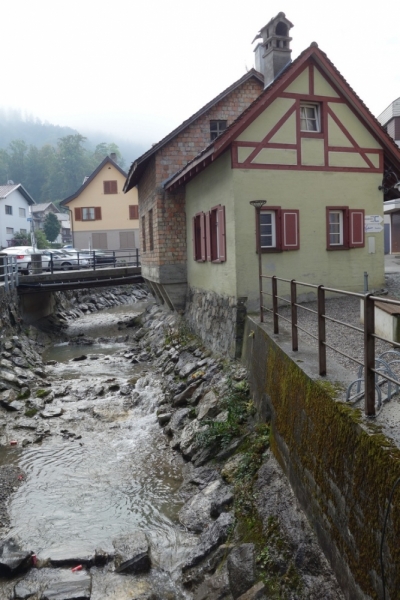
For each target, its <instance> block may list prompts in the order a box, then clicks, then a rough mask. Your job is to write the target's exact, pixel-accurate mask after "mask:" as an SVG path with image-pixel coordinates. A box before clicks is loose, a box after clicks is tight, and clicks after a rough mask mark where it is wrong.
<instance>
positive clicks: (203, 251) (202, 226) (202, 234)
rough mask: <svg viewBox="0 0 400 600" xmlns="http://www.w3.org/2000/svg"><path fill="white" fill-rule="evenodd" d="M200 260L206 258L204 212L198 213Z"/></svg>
mask: <svg viewBox="0 0 400 600" xmlns="http://www.w3.org/2000/svg"><path fill="white" fill-rule="evenodd" d="M200 238H201V260H202V261H203V262H205V260H206V220H205V214H204V213H203V212H202V213H200Z"/></svg>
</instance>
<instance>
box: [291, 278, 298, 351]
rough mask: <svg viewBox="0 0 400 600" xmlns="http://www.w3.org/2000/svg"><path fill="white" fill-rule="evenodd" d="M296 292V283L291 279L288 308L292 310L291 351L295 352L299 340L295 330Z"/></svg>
mask: <svg viewBox="0 0 400 600" xmlns="http://www.w3.org/2000/svg"><path fill="white" fill-rule="evenodd" d="M296 303H297V290H296V281H295V280H294V279H292V281H291V282H290V307H291V309H292V350H293V352H297V351H298V349H299V338H298V330H297V306H296Z"/></svg>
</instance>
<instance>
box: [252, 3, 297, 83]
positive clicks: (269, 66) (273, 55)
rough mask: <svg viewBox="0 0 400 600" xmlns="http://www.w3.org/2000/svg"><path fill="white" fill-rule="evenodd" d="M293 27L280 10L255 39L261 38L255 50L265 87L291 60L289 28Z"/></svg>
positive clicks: (257, 64) (257, 65) (258, 69)
mask: <svg viewBox="0 0 400 600" xmlns="http://www.w3.org/2000/svg"><path fill="white" fill-rule="evenodd" d="M292 27H293V23H291V22H290V21H289V20H288V19H287V18H286V17H285V13H283V12H280V13H279V14H278V15H277V16H276V17H274V18H273V19H271V20H270V21H269V23H267V24H266V25H265V26H264V27H263V28H262V29H260V31H259V32H258V33H257V35H256V37H255V38H254V40H253V42H254V41H255V40H258V39H261V40H262V42H259V43H258V44H257V46H256V48H255V50H254V52H255V55H256V56H255V68H256V69H257V71H259V72H260V73H262V74H263V75H264V87H267V86H268V85H269V84H270V83H272V82H273V81H274V79H275V78H276V77H277V76H278V75H279V74H280V73H281V71H282V70H283V69H284V67H286V65H288V64H289V63H290V62H291V60H292V59H291V54H292V50H291V48H290V42H291V41H292V38H291V37H289V29H291V28H292Z"/></svg>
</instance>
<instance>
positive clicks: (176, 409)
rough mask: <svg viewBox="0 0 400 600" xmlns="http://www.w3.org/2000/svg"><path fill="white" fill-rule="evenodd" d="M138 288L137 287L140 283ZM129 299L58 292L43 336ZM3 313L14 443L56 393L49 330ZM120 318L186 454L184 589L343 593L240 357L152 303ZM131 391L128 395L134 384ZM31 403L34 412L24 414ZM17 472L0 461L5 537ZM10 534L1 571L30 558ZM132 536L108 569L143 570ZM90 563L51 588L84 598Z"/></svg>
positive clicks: (244, 595)
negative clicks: (258, 412) (207, 342)
mask: <svg viewBox="0 0 400 600" xmlns="http://www.w3.org/2000/svg"><path fill="white" fill-rule="evenodd" d="M138 294H139V296H140V295H141V294H145V293H144V292H143V291H141V290H139V291H138ZM128 301H129V300H128V299H127V297H125V296H124V295H123V294H121V293H119V294H116V293H114V292H107V293H105V294H100V295H98V294H93V295H88V294H84V293H75V294H73V295H70V296H69V297H65V296H64V297H62V296H59V299H58V302H59V304H58V310H57V312H56V315H55V317H54V318H53V319H52V320H51V322H50V325H49V321H47V322H46V323H47V326H46V327H45V328H44V329H45V330H46V332H47V333H46V335H48V334H49V333H50V334H51V332H52V331H56V330H57V328H60V327H62V324H63V323H64V324H66V323H67V322H68V321H69V320H71V319H76V318H78V317H79V316H82V315H84V314H88V313H89V312H94V311H96V310H99V309H100V308H102V307H105V306H107V305H108V306H110V305H113V304H118V303H122V302H128ZM7 319H8V321H7ZM4 320H5V321H7V323H6V325H7V326H6V327H4V329H3V337H2V338H1V360H0V388H1V389H0V403H1V405H2V407H3V408H2V412H1V415H0V445H9V444H10V443H12V441H13V439H12V438H11V437H10V436H11V435H12V428H11V426H10V420H9V418H8V417H9V416H11V415H12V414H15V413H17V414H18V415H19V416H20V418H19V423H21V422H26V427H27V429H26V432H27V433H26V436H25V442H21V443H26V444H35V443H40V442H41V440H43V439H44V437H45V436H47V435H49V434H51V429H50V427H49V426H48V425H47V420H46V416H45V415H46V411H48V410H51V401H52V394H53V392H52V391H51V385H49V382H48V371H49V368H50V367H47V366H46V365H43V364H42V361H41V356H40V352H41V350H42V349H43V344H44V343H45V341H46V337H45V334H43V333H38V332H37V330H33V328H29V329H27V330H24V328H23V323H20V322H19V321H18V314H17V312H16V313H15V322H14V323H12V322H11V321H10V316H9V315H8V316H7V315H6V314H5V316H4ZM123 327H130V330H129V333H130V340H132V338H133V339H134V340H135V342H134V348H132V349H131V351H130V352H129V353H127V354H126V355H124V356H125V357H126V360H129V361H131V362H132V361H133V360H136V361H142V362H146V363H148V364H149V365H151V368H152V369H153V370H154V371H155V376H156V377H157V376H160V377H161V378H162V381H163V384H162V388H163V394H162V395H161V397H160V400H159V406H158V409H157V418H158V422H159V424H160V427H163V429H164V433H165V436H166V439H167V440H168V442H169V444H170V446H171V447H172V448H173V449H174V450H175V451H176V452H180V453H181V454H182V456H183V457H184V459H185V460H186V461H187V462H188V469H187V475H186V477H185V480H184V482H183V484H182V487H181V496H182V501H183V505H182V508H181V510H180V512H179V521H180V523H181V526H182V528H185V529H187V530H188V531H190V532H193V534H197V535H198V541H197V544H196V545H195V546H194V547H193V548H192V549H191V550H189V551H188V553H187V556H186V557H185V560H184V562H183V564H182V565H181V567H182V574H181V576H180V578H179V580H180V582H181V584H182V585H183V586H184V588H185V589H186V590H187V592H186V593H187V596H186V597H187V598H193V600H217V599H221V600H222V599H226V600H233V599H235V600H236V599H239V600H263V599H265V600H266V599H267V598H282V599H287V600H295V599H298V600H301V599H302V600H303V599H304V600H306V599H307V600H310V599H315V600H320V599H321V598H324V599H325V600H334V599H335V600H339V599H342V598H343V595H342V593H341V591H340V589H339V587H338V585H337V582H336V580H335V578H334V576H333V574H332V571H331V569H330V568H329V566H328V564H327V562H326V560H325V558H324V556H323V554H322V552H321V550H320V549H319V547H318V545H317V542H316V539H315V536H314V534H313V532H312V531H311V529H310V526H309V524H308V522H307V520H306V518H305V516H304V515H303V513H302V511H301V509H300V507H299V505H298V503H297V501H296V499H295V497H294V495H293V493H292V491H291V488H290V487H289V485H288V483H287V481H286V479H285V477H284V475H283V474H282V472H281V470H280V468H279V466H278V464H277V463H276V461H275V459H274V457H273V456H272V454H271V453H270V450H269V428H268V425H267V424H259V423H257V422H256V419H255V415H254V407H253V403H252V401H251V398H250V394H249V388H248V384H247V379H246V372H245V370H244V369H243V368H242V367H241V366H240V364H239V363H237V362H234V361H229V360H226V359H222V358H221V357H217V356H215V355H212V353H211V352H210V351H209V350H208V349H206V348H205V347H204V346H202V344H201V343H200V341H199V340H198V339H197V338H195V337H194V336H192V335H191V333H190V331H188V329H187V328H186V327H185V324H184V321H182V320H181V319H179V318H177V317H176V316H175V315H173V314H171V313H166V312H165V311H164V310H163V309H161V308H160V307H157V306H154V305H153V306H151V307H150V308H148V309H147V310H146V311H145V312H144V313H143V314H142V315H141V316H140V317H137V318H135V319H132V322H130V323H125V324H124V325H123ZM42 330H43V328H42ZM125 333H126V332H125ZM123 339H124V332H123V331H121V341H122V340H123ZM130 345H132V341H131V342H130ZM129 393H131V394H132V400H134V399H135V391H134V390H133V391H132V392H129ZM37 413H39V415H41V418H40V419H35V420H32V418H31V417H32V415H33V414H35V415H36V414H37ZM28 426H29V427H28ZM23 478H24V474H23V473H21V472H19V471H16V470H12V469H9V468H7V467H0V486H1V487H0V489H2V500H3V502H2V504H1V506H2V509H1V511H2V512H0V519H1V521H2V522H1V529H0V534H1V535H2V538H3V539H4V534H5V533H6V532H7V528H8V526H9V523H8V521H7V514H6V511H5V509H4V507H5V501H6V500H7V496H8V494H11V493H12V492H13V491H14V490H15V488H16V486H17V485H19V484H20V483H21V482H22V481H23ZM0 539H1V538H0ZM10 543H12V542H8V543H1V542H0V571H1V569H3V574H4V573H5V572H6V570H7V569H8V568H9V564H10V559H9V557H10V555H12V560H13V561H14V562H13V563H12V564H13V565H14V566H13V569H14V568H15V569H16V571H18V568H19V565H21V567H23V568H26V567H27V566H34V562H35V560H34V557H32V556H31V554H30V553H26V552H24V551H23V550H21V549H18V548H12V547H9V546H10ZM135 544H136V545H135V548H136V550H135V549H133V548H132V547H128V548H127V547H126V543H125V541H124V540H122V541H121V547H120V548H116V552H115V555H114V556H112V557H111V556H110V557H107V556H105V557H104V558H105V560H106V561H107V560H114V566H115V571H116V572H122V571H124V569H128V571H129V572H132V569H131V567H132V568H133V572H134V571H135V565H137V564H139V563H140V565H141V569H142V567H143V565H144V567H143V569H144V570H146V569H148V568H149V565H150V563H149V561H150V557H151V548H149V547H148V544H147V542H146V540H144V539H143V540H141V539H137V540H136V542H135ZM149 556H150V557H149ZM1 558H3V559H4V561H3V567H2V566H1ZM16 559H18V560H19V561H20V563H18V561H17V562H16ZM7 561H8V562H7ZM142 563H143V564H142ZM15 565H17V566H16V567H15ZM38 566H39V565H38ZM87 569H88V572H85V573H82V575H78V578H76V579H75V580H74V581H75V584H76V585H78V584H80V579H79V578H80V577H81V576H82V578H85V579H84V581H83V579H82V582H81V588H80V589H79V594H80V595H78V596H77V593H78V591H77V589H73V588H72V587H68V585H69V584H68V585H67V584H65V585H64V583H63V585H64V592H63V591H62V590H61V591H60V590H59V595H57V593H58V592H57V593H56V591H55V592H54V594H53V595H50V596H49V597H51V598H53V599H57V598H61V597H62V598H63V599H64V600H68V599H69V598H71V599H72V598H76V597H79V598H88V599H89V598H90V597H91V591H90V590H91V583H90V577H88V574H90V564H89V563H88V565H87ZM13 572H14V571H13ZM8 574H9V575H12V574H13V573H8ZM67 583H68V582H67ZM65 586H66V587H65ZM66 589H70V591H69V592H67V591H65V590H66ZM24 593H25V592H24V587H23V584H19V585H17V586H16V587H15V595H14V597H15V598H25V597H29V596H26V595H24ZM60 594H61V595H60ZM62 594H64V595H62ZM68 594H69V595H68ZM74 594H75V595H74ZM45 597H47V596H41V598H45ZM165 597H166V596H164V597H163V596H160V595H159V594H156V593H155V592H154V590H149V591H146V592H143V594H141V595H139V596H137V595H135V596H134V598H135V599H136V600H165ZM168 598H169V599H171V600H174V598H175V599H177V598H182V595H181V594H180V593H179V592H177V594H176V595H174V594H173V593H170V592H168ZM35 600H36V598H35Z"/></svg>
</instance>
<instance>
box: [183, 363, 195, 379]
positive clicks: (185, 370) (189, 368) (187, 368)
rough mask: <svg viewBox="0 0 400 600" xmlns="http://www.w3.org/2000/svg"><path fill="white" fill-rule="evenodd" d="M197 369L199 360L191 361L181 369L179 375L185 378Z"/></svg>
mask: <svg viewBox="0 0 400 600" xmlns="http://www.w3.org/2000/svg"><path fill="white" fill-rule="evenodd" d="M196 369H197V362H189V363H187V364H186V365H185V366H184V367H182V369H181V370H180V371H179V377H180V378H181V379H185V377H187V376H188V375H190V373H193V371H195V370H196Z"/></svg>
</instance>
